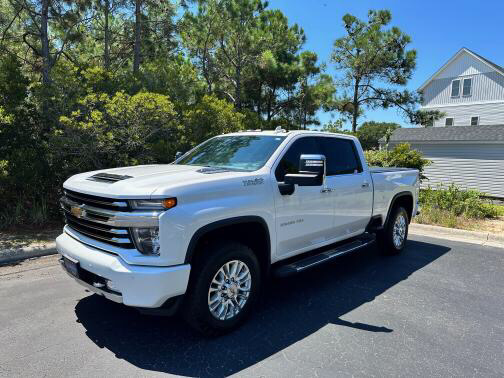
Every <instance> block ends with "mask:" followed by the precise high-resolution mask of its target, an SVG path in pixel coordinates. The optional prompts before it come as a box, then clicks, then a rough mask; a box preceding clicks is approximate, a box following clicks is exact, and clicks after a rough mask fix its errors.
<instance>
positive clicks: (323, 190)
mask: <svg viewBox="0 0 504 378" xmlns="http://www.w3.org/2000/svg"><path fill="white" fill-rule="evenodd" d="M332 191H333V190H332V189H331V188H322V189H321V190H320V193H331V192H332Z"/></svg>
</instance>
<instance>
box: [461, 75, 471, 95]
mask: <svg viewBox="0 0 504 378" xmlns="http://www.w3.org/2000/svg"><path fill="white" fill-rule="evenodd" d="M471 90H472V79H464V85H463V88H462V96H470V95H471Z"/></svg>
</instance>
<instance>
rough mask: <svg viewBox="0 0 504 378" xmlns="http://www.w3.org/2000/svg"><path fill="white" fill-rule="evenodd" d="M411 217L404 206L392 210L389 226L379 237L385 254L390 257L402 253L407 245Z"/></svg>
mask: <svg viewBox="0 0 504 378" xmlns="http://www.w3.org/2000/svg"><path fill="white" fill-rule="evenodd" d="M408 227H409V217H408V212H407V211H406V209H405V208H404V207H402V206H398V207H396V208H394V209H393V210H392V213H391V214H390V219H389V221H388V223H387V226H386V227H385V229H384V230H383V231H381V232H380V233H379V234H378V235H377V236H378V241H379V242H380V245H381V247H382V248H383V252H384V253H385V254H388V255H395V254H398V253H400V252H401V251H402V250H403V249H404V246H405V245H406V240H407V238H408Z"/></svg>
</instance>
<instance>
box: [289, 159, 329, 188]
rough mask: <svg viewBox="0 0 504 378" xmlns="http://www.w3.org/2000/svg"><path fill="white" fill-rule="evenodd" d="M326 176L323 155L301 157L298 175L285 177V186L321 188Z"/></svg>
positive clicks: (293, 174)
mask: <svg viewBox="0 0 504 378" xmlns="http://www.w3.org/2000/svg"><path fill="white" fill-rule="evenodd" d="M325 176H326V158H325V156H324V155H301V157H300V158H299V173H289V174H286V175H285V179H284V182H285V183H286V184H291V185H294V184H297V185H299V186H321V185H323V184H324V181H325Z"/></svg>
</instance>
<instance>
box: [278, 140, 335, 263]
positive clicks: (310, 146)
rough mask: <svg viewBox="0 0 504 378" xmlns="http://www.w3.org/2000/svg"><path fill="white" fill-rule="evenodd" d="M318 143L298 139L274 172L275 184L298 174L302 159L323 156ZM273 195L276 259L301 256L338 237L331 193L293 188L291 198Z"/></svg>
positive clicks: (313, 189)
mask: <svg viewBox="0 0 504 378" xmlns="http://www.w3.org/2000/svg"><path fill="white" fill-rule="evenodd" d="M319 139H320V138H319V137H314V136H301V137H299V138H297V139H296V140H294V142H293V143H292V144H291V145H290V146H289V148H288V149H287V151H286V152H285V153H284V155H283V156H282V157H281V159H280V161H279V163H278V165H277V167H276V169H275V170H274V174H275V178H276V181H277V183H281V182H283V181H284V176H285V175H286V174H287V173H299V158H300V156H301V155H304V154H323V150H322V145H321V143H320V140H319ZM275 189H276V188H275ZM274 193H275V207H276V215H277V216H276V233H277V255H278V257H282V258H286V257H289V256H293V255H296V254H298V253H302V252H304V251H306V250H309V249H312V248H314V247H315V246H317V245H318V244H321V243H324V242H326V241H328V240H331V239H333V238H335V237H336V236H337V235H336V233H335V231H334V206H335V197H334V195H335V193H334V192H323V191H322V186H299V185H296V186H295V189H294V192H293V193H292V194H284V195H282V194H281V193H280V191H279V190H278V189H276V190H274Z"/></svg>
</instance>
